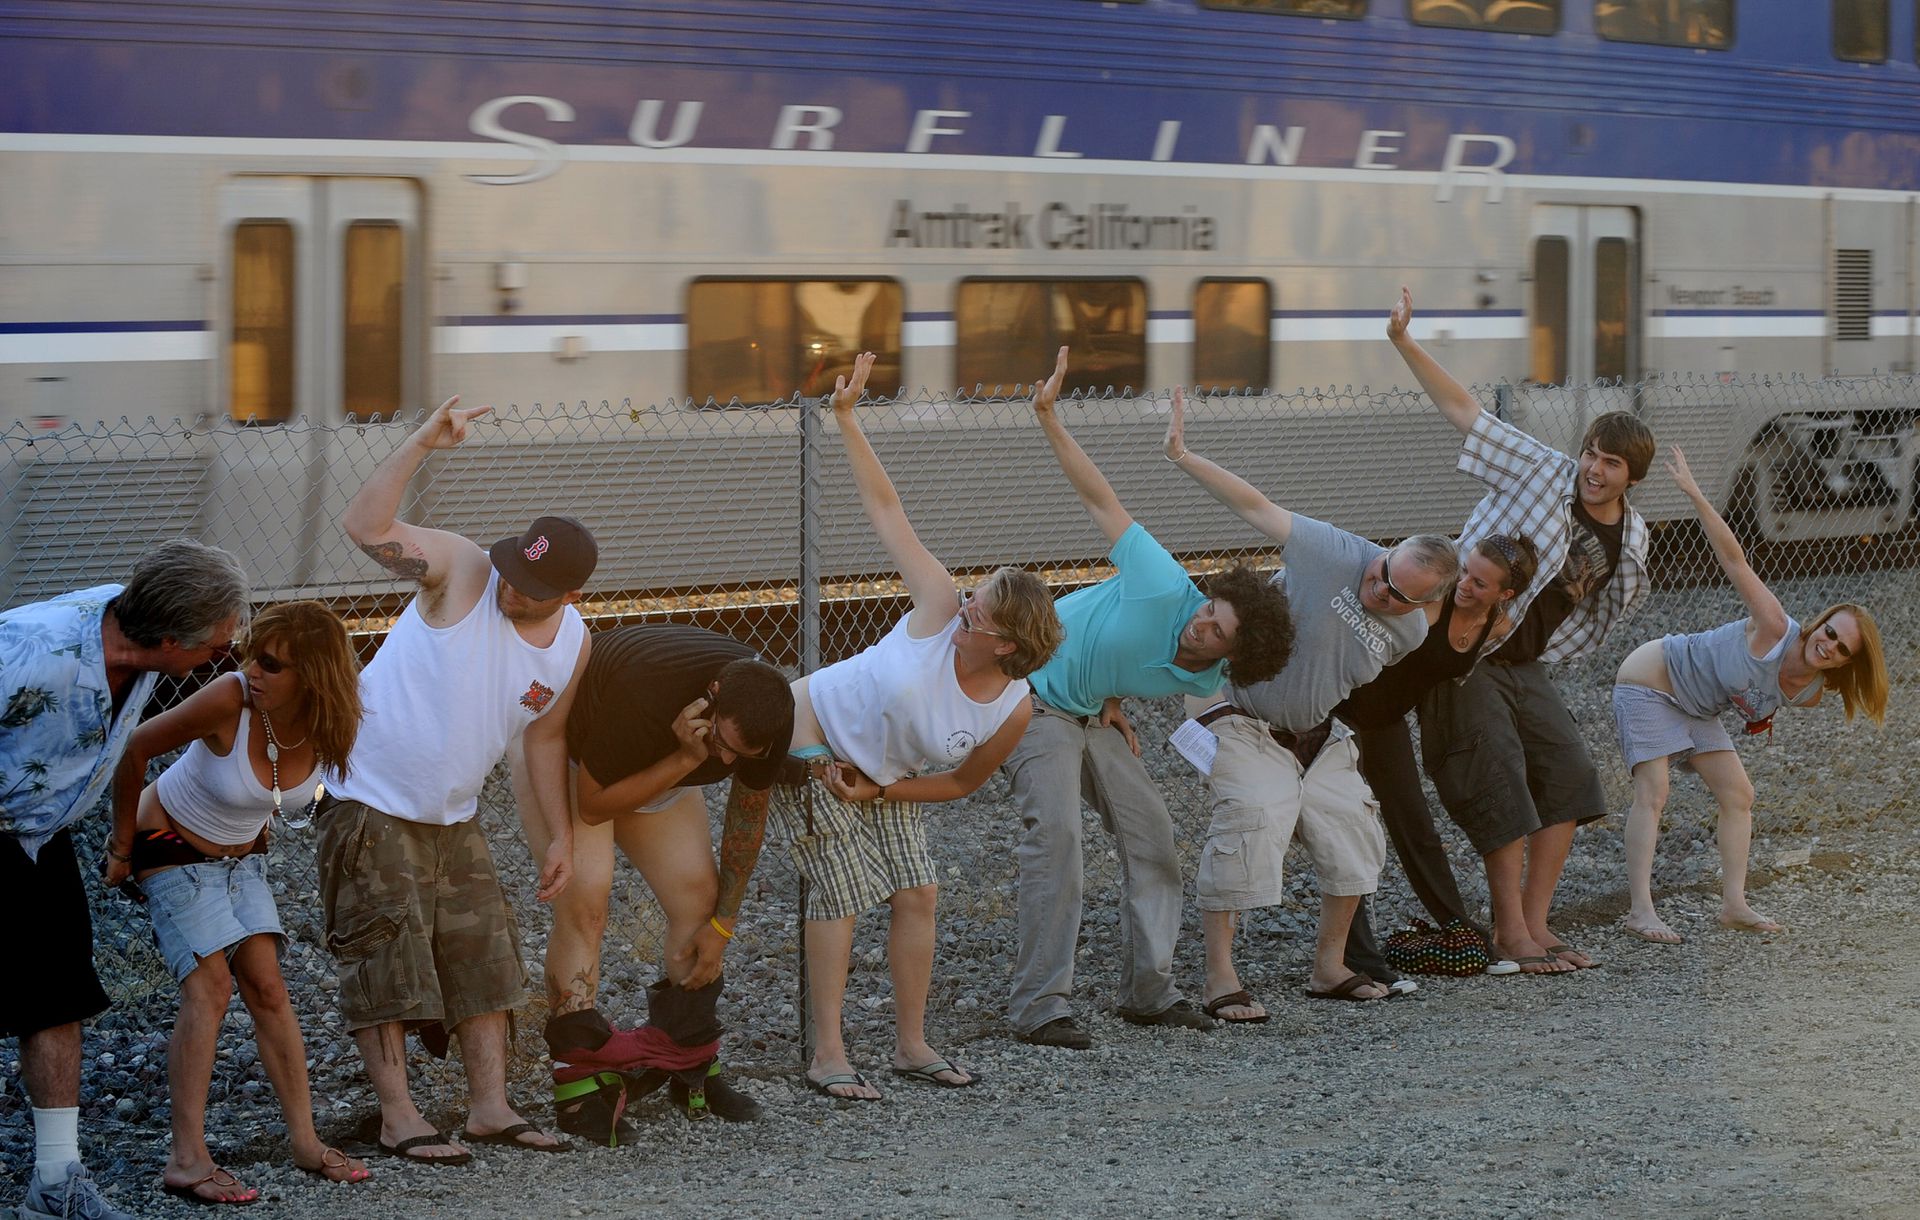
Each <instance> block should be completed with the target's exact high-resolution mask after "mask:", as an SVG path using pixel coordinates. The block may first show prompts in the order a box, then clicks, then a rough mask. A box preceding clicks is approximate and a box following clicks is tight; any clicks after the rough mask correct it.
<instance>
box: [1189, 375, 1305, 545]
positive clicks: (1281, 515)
mask: <svg viewBox="0 0 1920 1220" xmlns="http://www.w3.org/2000/svg"><path fill="white" fill-rule="evenodd" d="M1186 411H1187V398H1186V393H1185V391H1183V390H1182V389H1181V388H1180V387H1179V386H1175V387H1173V407H1172V409H1171V410H1170V411H1169V412H1168V415H1167V439H1166V454H1167V460H1168V461H1169V462H1172V463H1173V464H1174V465H1175V466H1178V467H1179V468H1180V469H1181V470H1183V471H1185V472H1186V473H1187V476H1188V477H1189V478H1191V479H1192V480H1193V481H1194V482H1196V483H1198V484H1200V486H1202V487H1204V488H1206V489H1207V491H1208V492H1209V493H1211V494H1212V496H1213V498H1214V499H1216V500H1218V501H1220V503H1222V504H1224V505H1226V506H1227V507H1228V508H1230V509H1232V510H1233V511H1234V512H1236V513H1238V514H1239V515H1240V519H1241V520H1242V521H1245V522H1246V523H1247V524H1248V525H1251V526H1252V527H1253V528H1255V529H1257V530H1259V531H1260V532H1261V533H1263V534H1265V535H1266V536H1267V537H1269V538H1271V539H1273V540H1274V541H1275V542H1277V543H1279V544H1280V545H1281V546H1285V545H1287V539H1289V538H1291V537H1293V514H1292V513H1290V512H1288V511H1287V510H1286V509H1284V508H1281V507H1280V506H1279V505H1278V504H1275V503H1274V502H1273V501H1272V500H1269V499H1267V498H1266V497H1265V496H1263V495H1261V494H1260V493H1259V492H1258V491H1257V490H1255V488H1254V486H1253V484H1251V483H1249V482H1247V481H1246V480H1245V479H1243V478H1241V477H1240V476H1239V475H1237V474H1234V473H1233V472H1232V471H1230V470H1227V469H1225V468H1224V467H1221V466H1218V465H1215V464H1214V463H1212V462H1210V461H1208V460H1207V459H1206V458H1203V457H1201V456H1200V455H1199V454H1197V453H1195V452H1194V451H1193V450H1191V449H1189V448H1187V432H1186Z"/></svg>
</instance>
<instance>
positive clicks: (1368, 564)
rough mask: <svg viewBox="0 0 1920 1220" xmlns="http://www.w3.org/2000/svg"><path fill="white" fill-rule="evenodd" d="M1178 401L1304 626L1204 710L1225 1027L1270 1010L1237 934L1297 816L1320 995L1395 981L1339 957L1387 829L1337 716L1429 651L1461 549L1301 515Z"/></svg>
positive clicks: (1209, 898) (1220, 485)
mask: <svg viewBox="0 0 1920 1220" xmlns="http://www.w3.org/2000/svg"><path fill="white" fill-rule="evenodd" d="M1181 405H1182V404H1181V401H1180V396H1179V394H1178V393H1177V392H1176V394H1175V398H1174V410H1173V420H1172V423H1171V424H1170V425H1169V427H1168V429H1167V457H1168V458H1169V459H1171V460H1172V461H1173V462H1175V463H1176V464H1177V465H1178V466H1179V467H1180V469H1182V470H1184V471H1186V473H1187V474H1189V475H1191V476H1192V477H1193V478H1194V479H1195V480H1196V481H1197V482H1198V483H1199V484H1200V485H1201V486H1203V487H1205V488H1206V489H1207V490H1208V491H1209V492H1211V493H1213V496H1214V498H1215V499H1217V500H1219V501H1220V502H1221V503H1223V504H1225V505H1226V506H1227V507H1229V508H1231V509H1233V510H1234V512H1236V513H1238V514H1239V515H1240V516H1241V518H1242V519H1244V520H1245V521H1246V522H1247V523H1248V524H1249V525H1252V526H1253V527H1254V528H1255V529H1258V530H1260V531H1261V532H1262V533H1264V534H1266V535H1267V536H1268V537H1269V538H1272V539H1273V540H1274V541H1275V542H1277V543H1279V544H1280V545H1281V547H1283V548H1284V550H1283V552H1282V558H1283V560H1284V562H1285V564H1286V567H1285V569H1284V570H1283V571H1282V572H1281V574H1280V575H1279V576H1278V577H1276V579H1277V580H1279V581H1280V582H1281V583H1282V585H1283V586H1284V587H1285V589H1286V591H1287V602H1288V604H1289V606H1291V607H1292V610H1293V629H1294V646H1293V654H1292V658H1291V659H1290V660H1289V661H1288V662H1287V666H1286V668H1284V669H1282V670H1281V671H1280V673H1279V674H1278V675H1277V676H1275V677H1273V678H1270V679H1268V680H1267V681H1265V682H1257V683H1255V684H1253V685H1251V686H1246V687H1233V688H1232V689H1231V691H1230V698H1231V703H1230V704H1229V705H1228V706H1227V707H1225V708H1220V709H1216V710H1214V711H1211V712H1208V713H1207V714H1206V715H1204V716H1202V717H1201V721H1202V723H1204V724H1207V725H1208V726H1209V727H1210V728H1211V729H1212V730H1213V732H1214V736H1215V737H1217V738H1218V739H1219V750H1218V752H1217V753H1216V755H1215V757H1214V761H1213V773H1212V775H1211V777H1210V779H1209V785H1210V787H1211V788H1212V794H1213V800H1212V809H1211V811H1212V822H1211V824H1210V825H1209V826H1208V828H1207V843H1206V847H1205V848H1204V849H1203V850H1202V852H1201V856H1200V877H1199V884H1198V891H1199V899H1200V911H1201V915H1202V920H1203V923H1204V926H1205V929H1206V939H1207V979H1206V991H1205V995H1206V1000H1207V1010H1208V1011H1209V1013H1211V1014H1213V1015H1216V1016H1219V1017H1220V1018H1222V1019H1223V1020H1228V1021H1260V1020H1265V1019H1266V1012H1265V1010H1264V1009H1263V1008H1262V1007H1261V1006H1260V1005H1259V1003H1258V1002H1257V1001H1255V1000H1254V999H1253V997H1252V996H1251V995H1249V994H1248V993H1247V992H1246V990H1245V989H1244V988H1243V987H1241V985H1240V979H1239V974H1238V972H1237V971H1236V970H1235V969H1234V966H1233V929H1234V924H1235V922H1236V918H1237V916H1238V914H1239V912H1241V911H1247V910H1252V909H1254V908H1256V907H1263V906H1274V905H1278V904H1279V903H1280V902H1282V901H1283V900H1284V897H1285V895H1284V892H1283V889H1282V886H1281V864H1282V861H1283V860H1284V858H1285V856H1286V851H1287V843H1288V841H1289V840H1290V839H1291V838H1292V837H1293V832H1294V828H1295V826H1296V825H1297V826H1298V827H1299V831H1300V839H1301V842H1303V843H1304V844H1305V845H1306V847H1307V851H1308V853H1309V854H1310V855H1311V856H1312V857H1313V865H1314V871H1315V872H1316V873H1317V874H1318V876H1319V879H1320V895H1321V897H1320V929H1319V937H1318V940H1317V942H1316V944H1315V947H1314V959H1313V974H1312V978H1311V980H1310V982H1309V985H1308V988H1307V993H1308V994H1309V995H1313V996H1320V997H1325V998H1328V999H1340V1000H1372V999H1378V998H1380V997H1381V996H1384V995H1386V994H1387V989H1386V988H1384V987H1382V986H1380V985H1379V984H1377V983H1375V982H1374V981H1373V980H1372V979H1370V978H1368V977H1367V976H1366V975H1364V974H1356V973H1355V972H1353V971H1351V970H1349V969H1347V967H1346V964H1345V962H1344V961H1343V960H1342V959H1343V958H1344V956H1345V950H1346V940H1347V928H1348V926H1349V925H1350V924H1351V923H1352V922H1353V913H1354V912H1355V911H1356V910H1358V909H1359V906H1360V899H1361V898H1363V897H1364V896H1366V895H1367V894H1371V893H1372V892H1373V891H1374V890H1375V889H1376V888H1378V886H1379V883H1380V868H1381V866H1382V865H1383V864H1385V863H1386V857H1387V843H1386V836H1385V834H1384V833H1383V832H1382V831H1381V828H1380V819H1379V816H1378V815H1377V814H1376V813H1375V811H1374V805H1373V799H1372V794H1371V793H1370V792H1369V791H1368V790H1367V785H1366V781H1365V780H1363V779H1361V778H1360V771H1359V751H1358V750H1357V749H1356V748H1355V747H1354V745H1353V742H1352V741H1351V740H1350V739H1349V736H1348V733H1347V730H1346V729H1345V728H1344V727H1340V728H1338V729H1337V730H1336V728H1335V726H1334V724H1333V722H1332V721H1331V720H1330V719H1329V718H1330V716H1331V714H1332V712H1333V706H1334V704H1336V703H1338V702H1340V700H1342V699H1344V698H1346V697H1347V695H1348V694H1349V693H1350V692H1351V691H1352V690H1353V689H1354V688H1355V687H1357V686H1360V685H1362V684H1364V683H1366V682H1368V681H1371V680H1372V679H1373V678H1374V677H1376V676H1378V675H1379V673H1380V671H1381V670H1382V669H1384V668H1385V667H1386V666H1388V665H1391V664H1393V663H1394V662H1395V661H1397V660H1399V659H1400V658H1401V657H1402V656H1405V655H1406V654H1407V653H1408V652H1411V651H1412V650H1413V649H1415V648H1418V647H1419V646H1420V642H1421V641H1422V640H1423V639H1425V638H1426V634H1427V619H1426V616H1425V615H1424V614H1417V613H1411V612H1412V611H1416V610H1418V609H1419V608H1420V607H1421V606H1423V605H1425V604H1426V603H1428V602H1431V601H1435V600H1437V599H1439V598H1441V597H1444V596H1446V592H1447V588H1448V586H1449V584H1450V583H1451V582H1452V580H1453V578H1454V576H1455V574H1456V573H1457V572H1458V571H1459V563H1460V561H1459V555H1458V553H1457V552H1456V551H1455V550H1454V547H1453V543H1452V542H1450V541H1449V540H1448V539H1445V538H1438V537H1432V536H1421V537H1417V538H1409V539H1407V540H1406V541H1405V542H1402V543H1401V544H1400V545H1398V546H1396V547H1394V548H1393V549H1392V550H1391V551H1389V550H1385V549H1382V548H1381V547H1377V546H1375V545H1373V544H1372V543H1370V542H1368V541H1367V540H1366V539H1364V538H1358V537H1355V536H1354V535H1352V534H1349V533H1347V532H1345V531H1344V530H1339V529H1335V528H1334V527H1333V526H1331V525H1328V524H1326V523H1325V522H1323V521H1316V520H1314V519H1312V518H1311V517H1303V516H1301V515H1300V514H1298V513H1292V512H1288V511H1287V510H1286V509H1284V508H1281V507H1279V506H1278V505H1276V504H1274V503H1273V502H1272V501H1270V500H1268V499H1267V498H1266V497H1265V496H1263V495H1261V494H1260V493H1259V492H1258V491H1256V490H1255V489H1254V488H1253V486H1252V485H1251V484H1249V483H1247V482H1246V481H1245V480H1243V479H1241V478H1240V477H1239V476H1237V475H1234V474H1232V473H1230V472H1228V471H1226V470H1224V469H1222V468H1221V467H1219V466H1216V465H1215V464H1214V463H1212V462H1210V461H1208V460H1207V459H1205V458H1203V457H1201V456H1199V455H1198V454H1196V453H1194V452H1193V451H1192V450H1190V449H1188V448H1187V447H1186V445H1185V438H1184V435H1183V431H1182V428H1181ZM1336 731H1337V733H1338V736H1337V737H1334V736H1332V734H1334V733H1335V732H1336Z"/></svg>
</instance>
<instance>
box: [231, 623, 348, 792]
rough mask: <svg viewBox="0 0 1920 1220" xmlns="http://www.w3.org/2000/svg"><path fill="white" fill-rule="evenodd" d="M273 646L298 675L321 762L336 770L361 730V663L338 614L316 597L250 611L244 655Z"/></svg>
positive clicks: (343, 767)
mask: <svg viewBox="0 0 1920 1220" xmlns="http://www.w3.org/2000/svg"><path fill="white" fill-rule="evenodd" d="M269 647H272V648H273V650H274V653H275V657H276V659H277V660H280V661H282V662H284V663H285V664H286V665H287V666H288V668H290V669H292V670H293V672H294V673H295V674H297V675H299V678H300V685H301V686H302V687H303V688H304V689H305V691H306V696H307V715H308V717H309V723H310V724H311V726H312V728H311V732H312V734H313V748H314V752H315V754H316V755H317V756H318V757H319V760H320V765H321V766H323V767H325V768H327V769H328V770H330V771H335V772H338V773H339V774H340V775H343V776H344V775H345V774H346V773H347V758H348V756H349V755H351V754H352V753H353V742H354V739H355V738H356V737H358V736H359V733H360V665H359V662H358V661H357V660H356V659H355V658H354V655H353V645H352V644H351V643H350V642H349V641H348V639H347V628H346V624H344V623H342V622H341V621H340V616H339V615H337V614H335V613H334V612H333V611H332V610H329V609H328V608H327V607H326V606H324V605H321V604H320V603H319V602H281V603H280V604H279V605H277V606H268V607H267V608H266V609H265V610H262V611H261V612H260V613H258V614H256V615H254V616H253V627H252V629H251V630H249V631H248V632H247V647H246V654H245V655H246V659H247V660H249V661H251V660H253V659H254V658H255V657H258V656H259V655H260V654H261V652H262V651H264V650H266V649H267V648H269Z"/></svg>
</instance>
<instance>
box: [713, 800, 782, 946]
mask: <svg viewBox="0 0 1920 1220" xmlns="http://www.w3.org/2000/svg"><path fill="white" fill-rule="evenodd" d="M772 799H773V789H771V788H763V789H759V790H757V791H756V790H755V789H752V788H749V787H747V786H746V785H745V784H743V783H741V782H740V780H739V778H738V777H735V778H734V779H733V780H732V781H731V782H730V783H729V784H728V790H727V816H726V821H725V822H724V823H722V825H721V827H720V899H719V901H718V902H716V903H715V904H714V907H713V913H714V914H715V915H717V916H719V917H721V918H723V919H732V918H734V917H735V916H736V915H738V914H739V913H740V900H741V899H742V898H744V897H746V893H747V879H748V878H750V877H752V876H753V866H754V865H755V864H756V863H757V862H758V861H759V859H760V843H761V841H762V840H763V839H764V838H765V837H766V833H767V805H768V804H769V802H771V800H772Z"/></svg>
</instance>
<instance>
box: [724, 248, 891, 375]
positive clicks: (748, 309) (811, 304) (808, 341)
mask: <svg viewBox="0 0 1920 1220" xmlns="http://www.w3.org/2000/svg"><path fill="white" fill-rule="evenodd" d="M901 302H902V297H901V293H900V285H899V283H898V282H897V281H894V280H880V279H834V280H798V279H753V280H748V279H700V280H695V281H694V282H693V283H692V284H691V285H689V286H688V289H687V396H688V397H689V398H691V399H693V400H694V401H695V402H705V401H706V400H707V399H712V400H714V401H715V402H727V401H729V400H731V399H736V398H737V399H739V400H740V401H741V402H743V403H748V404H757V403H770V402H779V401H781V400H782V399H787V398H792V397H793V396H794V395H795V394H802V395H806V396H808V397H813V396H817V395H820V394H830V393H832V392H833V382H834V378H835V377H838V376H840V375H841V374H844V373H851V372H852V371H853V358H854V357H855V356H856V355H858V354H859V353H861V352H869V351H870V352H873V353H874V354H875V355H876V356H877V357H878V359H877V360H875V362H874V365H873V373H872V374H871V375H870V376H869V378H868V380H867V389H868V391H869V392H870V393H873V394H876V395H887V396H891V395H896V394H898V393H899V392H900V388H901V386H900V319H901Z"/></svg>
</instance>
